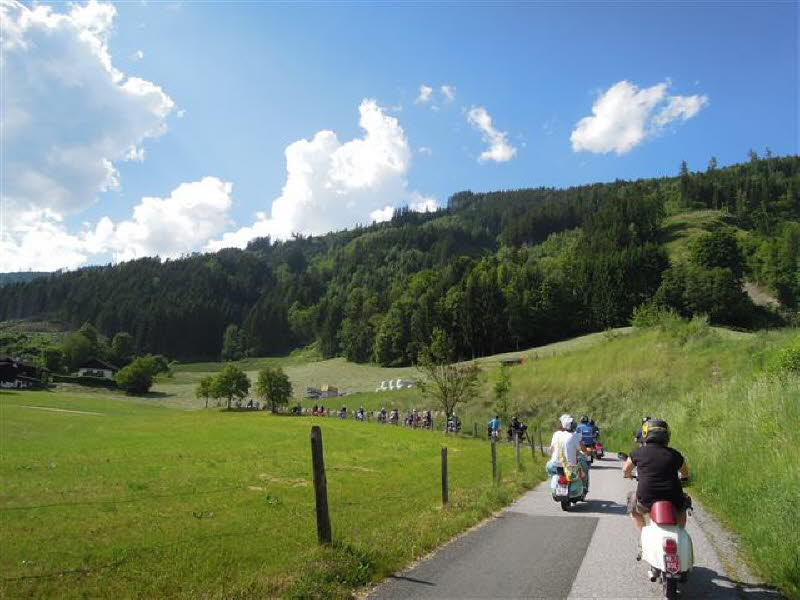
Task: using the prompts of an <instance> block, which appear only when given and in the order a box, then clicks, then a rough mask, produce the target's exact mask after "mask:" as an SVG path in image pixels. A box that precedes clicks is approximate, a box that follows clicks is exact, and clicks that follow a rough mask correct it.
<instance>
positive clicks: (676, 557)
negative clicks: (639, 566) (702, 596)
mask: <svg viewBox="0 0 800 600" xmlns="http://www.w3.org/2000/svg"><path fill="white" fill-rule="evenodd" d="M687 510H688V511H689V513H690V514H691V504H690V505H689V507H688V508H687ZM648 521H649V522H648V523H647V525H646V526H645V527H644V529H642V538H641V541H642V555H641V558H642V559H644V560H645V561H646V562H647V563H648V564H649V565H650V573H649V574H650V581H652V582H653V583H655V582H656V581H658V582H660V583H661V584H662V585H663V588H664V598H666V599H667V600H675V599H676V598H677V597H678V583H684V582H686V580H687V579H688V577H689V572H690V571H691V570H692V566H693V565H694V551H693V548H692V538H691V537H690V536H689V534H688V533H686V530H685V529H684V528H683V527H680V526H679V525H678V519H677V513H676V510H675V505H674V504H672V502H669V501H668V500H659V501H658V502H654V503H653V506H652V507H651V508H650V515H649V518H648Z"/></svg>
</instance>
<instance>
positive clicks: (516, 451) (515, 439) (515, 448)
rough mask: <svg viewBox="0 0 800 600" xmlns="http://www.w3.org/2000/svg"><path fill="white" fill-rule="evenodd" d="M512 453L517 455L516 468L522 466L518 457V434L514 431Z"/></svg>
mask: <svg viewBox="0 0 800 600" xmlns="http://www.w3.org/2000/svg"><path fill="white" fill-rule="evenodd" d="M514 454H515V455H516V457H517V470H520V469H521V468H522V460H520V457H519V436H518V435H517V433H516V432H514Z"/></svg>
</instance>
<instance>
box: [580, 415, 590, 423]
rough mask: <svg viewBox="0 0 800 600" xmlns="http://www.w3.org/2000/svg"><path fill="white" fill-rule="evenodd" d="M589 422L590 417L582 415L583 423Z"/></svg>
mask: <svg viewBox="0 0 800 600" xmlns="http://www.w3.org/2000/svg"><path fill="white" fill-rule="evenodd" d="M588 422H589V417H587V416H586V415H583V416H582V417H581V423H588Z"/></svg>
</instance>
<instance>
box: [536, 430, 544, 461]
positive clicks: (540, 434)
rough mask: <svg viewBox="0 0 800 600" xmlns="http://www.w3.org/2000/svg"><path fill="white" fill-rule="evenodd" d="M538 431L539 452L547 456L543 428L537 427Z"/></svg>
mask: <svg viewBox="0 0 800 600" xmlns="http://www.w3.org/2000/svg"><path fill="white" fill-rule="evenodd" d="M536 431H537V433H538V434H539V450H541V451H542V456H546V454H545V453H544V444H543V443H542V429H541V427H537V428H536Z"/></svg>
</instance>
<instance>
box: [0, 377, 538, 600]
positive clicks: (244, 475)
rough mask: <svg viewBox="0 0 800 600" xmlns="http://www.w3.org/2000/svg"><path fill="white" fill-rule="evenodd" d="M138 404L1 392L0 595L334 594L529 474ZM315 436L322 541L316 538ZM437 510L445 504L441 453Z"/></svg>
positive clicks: (371, 435) (406, 434) (279, 422)
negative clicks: (329, 541)
mask: <svg viewBox="0 0 800 600" xmlns="http://www.w3.org/2000/svg"><path fill="white" fill-rule="evenodd" d="M147 402H148V400H147V399H145V400H139V401H135V402H132V401H126V400H120V399H115V398H112V397H110V396H108V395H100V394H97V395H93V394H83V395H75V394H69V393H64V392H63V391H62V392H27V391H21V392H2V393H0V410H1V413H0V437H1V438H2V440H3V444H2V447H3V452H2V457H0V480H2V484H3V485H2V493H1V494H0V518H1V523H0V530H1V532H2V539H3V552H2V553H0V577H1V578H2V583H1V584H0V596H2V597H8V598H11V597H13V598H19V597H30V598H47V597H59V598H84V597H99V596H102V597H113V598H120V597H131V596H137V597H151V598H155V597H178V598H181V597H183V598H198V597H202V598H223V597H224V598H231V597H236V598H260V597H265V596H276V595H277V596H284V597H298V598H299V597H339V596H341V597H345V596H348V595H349V593H350V592H351V590H352V589H353V588H355V587H358V586H361V585H365V584H367V583H369V582H371V581H377V580H379V579H380V578H381V577H382V576H384V575H386V574H388V573H390V572H392V571H393V570H395V569H398V568H401V567H402V566H403V565H405V564H407V563H409V562H411V561H413V560H414V559H416V558H418V557H420V556H422V555H424V554H425V553H426V552H428V551H430V550H431V549H433V548H435V547H436V546H438V545H439V544H441V543H442V542H444V541H446V540H448V539H449V538H451V537H452V536H453V535H455V534H457V533H458V532H460V531H463V530H464V529H465V528H467V527H469V526H471V525H473V524H475V523H477V522H479V521H480V520H481V519H483V518H485V517H487V516H488V515H490V514H491V513H492V512H493V511H495V510H497V509H498V508H500V507H502V506H503V505H505V504H507V503H508V502H509V501H510V500H511V499H512V498H513V497H515V496H516V495H517V494H519V493H520V492H521V491H523V490H524V489H527V488H529V487H531V486H532V485H533V484H534V483H536V482H537V481H539V480H541V479H542V478H543V475H542V472H543V469H542V462H541V460H542V459H541V458H539V457H537V458H536V460H535V462H534V459H533V458H532V457H531V453H530V452H527V453H525V454H524V455H523V457H524V459H525V461H524V464H523V470H522V471H517V469H516V464H515V459H514V456H513V453H512V451H511V448H509V447H508V446H505V445H503V446H501V448H500V451H499V465H500V472H501V478H502V479H501V483H500V485H497V486H495V485H493V483H492V478H491V462H490V452H489V446H488V445H487V444H486V443H485V442H480V441H478V440H472V439H466V438H454V437H452V436H451V437H445V436H444V435H443V434H441V433H432V432H427V431H411V430H407V429H404V428H397V427H391V426H379V425H377V424H365V423H364V424H362V423H356V422H353V421H348V422H343V421H340V420H338V419H312V418H308V417H280V416H273V415H270V414H268V413H265V412H258V413H255V412H230V413H228V412H221V411H217V410H213V411H186V410H179V409H176V408H171V407H167V406H164V405H163V404H159V403H158V401H157V400H156V401H154V403H153V404H152V405H148V404H147ZM314 424H318V425H320V426H321V427H322V431H323V437H324V444H325V462H326V467H327V481H328V493H329V504H330V508H331V520H332V524H333V535H334V541H335V543H334V544H333V545H332V546H330V547H327V548H321V547H319V546H318V544H317V541H316V529H315V517H314V501H313V487H312V485H311V457H310V442H309V433H310V428H311V426H312V425H314ZM443 445H446V446H447V447H448V450H449V456H450V461H449V479H450V503H449V504H448V505H447V507H445V508H442V505H441V496H440V494H441V479H440V449H441V447H442V446H443Z"/></svg>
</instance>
